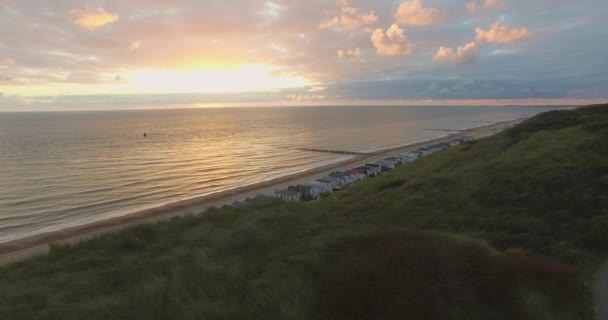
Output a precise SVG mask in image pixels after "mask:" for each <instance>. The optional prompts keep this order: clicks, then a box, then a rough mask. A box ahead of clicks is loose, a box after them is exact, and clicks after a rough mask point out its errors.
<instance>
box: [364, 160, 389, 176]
mask: <svg viewBox="0 0 608 320" xmlns="http://www.w3.org/2000/svg"><path fill="white" fill-rule="evenodd" d="M365 165H366V166H368V167H372V168H376V175H380V174H382V173H384V172H385V171H384V170H383V168H382V165H381V164H377V163H366V164H365Z"/></svg>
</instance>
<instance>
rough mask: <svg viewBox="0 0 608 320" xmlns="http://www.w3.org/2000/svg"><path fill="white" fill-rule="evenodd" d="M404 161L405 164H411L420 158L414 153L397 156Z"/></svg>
mask: <svg viewBox="0 0 608 320" xmlns="http://www.w3.org/2000/svg"><path fill="white" fill-rule="evenodd" d="M399 156H400V157H402V158H403V159H404V160H405V163H409V162H412V161H414V160H416V159H418V158H419V157H420V155H419V154H418V153H415V152H406V153H402V154H400V155H399Z"/></svg>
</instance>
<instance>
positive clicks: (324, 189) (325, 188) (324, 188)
mask: <svg viewBox="0 0 608 320" xmlns="http://www.w3.org/2000/svg"><path fill="white" fill-rule="evenodd" d="M306 185H307V186H311V187H315V188H317V190H319V193H320V194H321V195H322V196H323V195H329V194H332V193H333V189H332V188H331V186H330V185H328V184H326V183H323V182H319V181H311V182H309V183H307V184H306Z"/></svg>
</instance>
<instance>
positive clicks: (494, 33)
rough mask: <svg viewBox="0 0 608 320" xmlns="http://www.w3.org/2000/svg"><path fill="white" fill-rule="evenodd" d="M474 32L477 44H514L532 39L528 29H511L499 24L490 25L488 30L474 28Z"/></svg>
mask: <svg viewBox="0 0 608 320" xmlns="http://www.w3.org/2000/svg"><path fill="white" fill-rule="evenodd" d="M475 32H476V33H477V41H478V42H487V43H500V44H506V43H514V42H520V41H524V40H527V39H529V38H530V37H532V32H531V31H530V30H528V28H513V27H509V26H507V25H501V24H500V23H499V22H495V23H494V24H492V25H491V26H490V29H488V30H484V29H481V28H476V29H475Z"/></svg>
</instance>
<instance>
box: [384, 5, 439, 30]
mask: <svg viewBox="0 0 608 320" xmlns="http://www.w3.org/2000/svg"><path fill="white" fill-rule="evenodd" d="M394 16H395V20H396V21H397V23H399V24H401V25H412V26H429V25H434V24H438V23H440V22H442V21H444V20H445V15H444V14H442V13H441V12H440V11H439V9H437V8H425V7H423V5H422V1H421V0H412V1H405V2H403V3H402V4H400V5H399V8H398V9H397V12H395V15H394Z"/></svg>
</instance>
